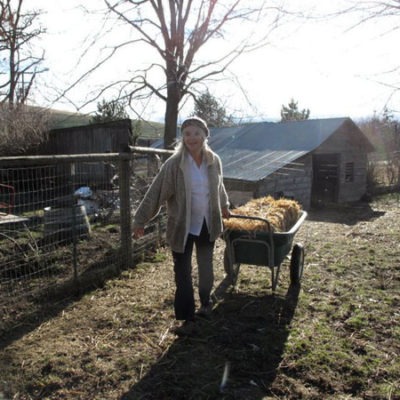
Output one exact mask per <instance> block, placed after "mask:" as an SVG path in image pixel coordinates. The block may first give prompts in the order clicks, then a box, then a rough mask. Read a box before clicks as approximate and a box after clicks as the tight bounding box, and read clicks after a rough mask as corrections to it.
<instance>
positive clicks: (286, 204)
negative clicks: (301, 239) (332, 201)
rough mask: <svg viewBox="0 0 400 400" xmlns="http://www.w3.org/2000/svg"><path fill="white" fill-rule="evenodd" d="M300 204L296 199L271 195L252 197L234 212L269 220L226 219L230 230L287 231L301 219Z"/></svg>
mask: <svg viewBox="0 0 400 400" xmlns="http://www.w3.org/2000/svg"><path fill="white" fill-rule="evenodd" d="M300 210H301V206H300V204H299V203H298V202H297V201H295V200H289V199H285V198H281V199H278V200H275V199H274V198H273V197H271V196H267V197H261V198H259V199H252V200H250V201H249V202H248V203H246V204H244V205H243V206H240V207H238V208H236V209H235V210H234V212H233V213H232V214H234V215H235V214H236V215H246V216H251V217H259V218H264V219H266V220H267V221H268V222H269V225H268V223H266V222H264V221H259V220H251V219H241V218H229V219H226V218H225V219H224V224H225V228H226V229H228V230H244V231H269V228H270V229H271V231H272V232H287V231H289V230H290V228H291V227H292V226H293V225H294V224H295V223H296V221H297V220H298V219H299V212H300Z"/></svg>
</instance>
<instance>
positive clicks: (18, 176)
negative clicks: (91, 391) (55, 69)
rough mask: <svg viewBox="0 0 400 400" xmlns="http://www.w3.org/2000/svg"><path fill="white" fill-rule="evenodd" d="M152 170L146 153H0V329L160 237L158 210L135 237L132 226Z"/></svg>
mask: <svg viewBox="0 0 400 400" xmlns="http://www.w3.org/2000/svg"><path fill="white" fill-rule="evenodd" d="M152 165H153V168H152ZM156 171H157V166H156V167H155V168H154V161H153V157H149V156H147V155H145V154H144V155H143V154H142V155H141V156H140V157H139V156H137V157H133V156H132V154H125V155H121V154H119V155H118V154H104V155H97V156H93V155H90V156H87V157H85V156H65V157H62V156H57V157H26V158H24V159H22V158H19V159H15V158H8V159H5V158H3V159H1V161H0V321H1V322H0V333H1V331H6V330H7V329H9V328H10V327H12V326H15V325H16V324H18V323H20V322H21V320H23V319H25V318H27V317H28V316H29V315H30V316H32V315H35V313H37V312H40V310H42V309H43V306H44V305H46V303H48V301H49V300H50V299H51V300H55V299H57V298H58V297H61V298H64V297H65V295H67V296H70V295H71V294H76V293H79V291H80V290H82V289H83V288H84V287H85V286H87V285H89V286H90V285H95V284H96V282H99V284H100V282H102V281H103V280H104V279H105V277H107V276H110V273H112V274H115V273H118V272H119V271H120V269H121V268H127V267H130V266H132V265H133V263H134V262H135V258H136V259H137V258H138V257H140V256H141V255H142V254H143V253H144V252H145V251H146V250H149V249H151V248H153V249H154V248H155V247H156V246H158V245H160V244H161V243H163V241H164V235H163V232H164V227H165V218H164V217H163V216H162V214H161V215H160V216H159V217H158V218H156V219H155V220H154V221H153V222H152V224H150V225H149V227H148V228H147V229H146V233H147V235H145V237H144V238H143V239H141V240H140V241H138V242H135V243H132V236H131V226H130V224H131V214H132V212H134V210H135V208H136V207H137V205H138V204H139V202H140V201H141V199H142V197H143V195H144V193H145V192H146V190H147V188H148V186H149V184H150V183H151V181H152V179H153V175H154V174H155V172H156Z"/></svg>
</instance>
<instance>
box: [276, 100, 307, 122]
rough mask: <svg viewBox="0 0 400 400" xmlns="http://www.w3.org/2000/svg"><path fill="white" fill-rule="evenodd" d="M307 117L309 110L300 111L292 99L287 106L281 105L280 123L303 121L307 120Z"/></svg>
mask: <svg viewBox="0 0 400 400" xmlns="http://www.w3.org/2000/svg"><path fill="white" fill-rule="evenodd" d="M309 116H310V110H309V109H303V110H301V111H300V110H299V108H298V105H297V101H294V99H291V100H290V103H289V104H288V106H284V105H282V108H281V122H286V121H303V120H305V119H308V117H309Z"/></svg>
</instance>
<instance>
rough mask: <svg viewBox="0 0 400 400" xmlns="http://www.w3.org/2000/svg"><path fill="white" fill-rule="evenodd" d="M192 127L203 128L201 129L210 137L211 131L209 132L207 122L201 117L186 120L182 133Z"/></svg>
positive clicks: (182, 126) (183, 123)
mask: <svg viewBox="0 0 400 400" xmlns="http://www.w3.org/2000/svg"><path fill="white" fill-rule="evenodd" d="M190 125H195V126H197V127H199V128H201V129H202V130H203V131H204V132H205V134H206V137H209V136H210V131H209V129H208V127H207V123H206V121H204V120H203V119H201V118H200V117H196V116H193V117H189V118H187V119H185V120H184V121H183V122H182V125H181V132H182V131H183V130H184V129H185V128H186V127H187V126H190Z"/></svg>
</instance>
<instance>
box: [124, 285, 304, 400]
mask: <svg viewBox="0 0 400 400" xmlns="http://www.w3.org/2000/svg"><path fill="white" fill-rule="evenodd" d="M226 287H227V284H226V281H223V282H222V283H221V285H220V287H219V288H218V289H217V291H216V292H217V294H218V296H221V294H222V293H223V292H224V290H225V288H226ZM299 290H300V289H299V287H296V286H291V287H289V289H288V291H287V293H286V295H285V296H280V295H277V294H275V295H274V294H272V293H269V294H260V295H249V294H241V293H234V292H231V293H228V292H226V293H224V294H223V297H222V298H221V297H219V298H220V302H219V303H218V305H217V307H216V308H215V311H214V313H213V317H212V319H211V320H200V321H199V326H200V331H199V333H198V334H196V335H194V336H192V337H190V338H178V339H177V340H176V341H175V342H174V343H173V344H172V345H171V346H170V348H169V349H168V352H167V353H166V354H165V355H164V356H163V357H162V358H161V359H160V360H159V361H158V362H157V363H156V364H155V365H153V366H152V368H151V369H150V371H149V372H148V373H147V374H146V375H145V376H144V377H143V378H142V379H141V380H140V381H139V382H138V383H137V384H135V385H134V386H132V387H131V389H130V390H129V391H128V392H127V393H125V394H124V395H123V396H122V398H121V399H122V400H131V399H135V400H136V399H157V400H162V399H185V400H188V399H214V398H219V399H262V398H263V397H265V396H266V394H268V393H269V388H270V385H271V383H272V382H273V381H274V379H275V377H276V373H277V370H278V368H279V365H280V363H281V361H282V355H283V353H284V347H285V343H286V341H287V338H288V335H289V333H290V323H291V320H292V318H293V315H294V312H295V309H296V306H297V301H298V295H299ZM224 371H225V373H227V381H226V385H225V386H224V387H223V388H221V383H222V381H223V375H224Z"/></svg>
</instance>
